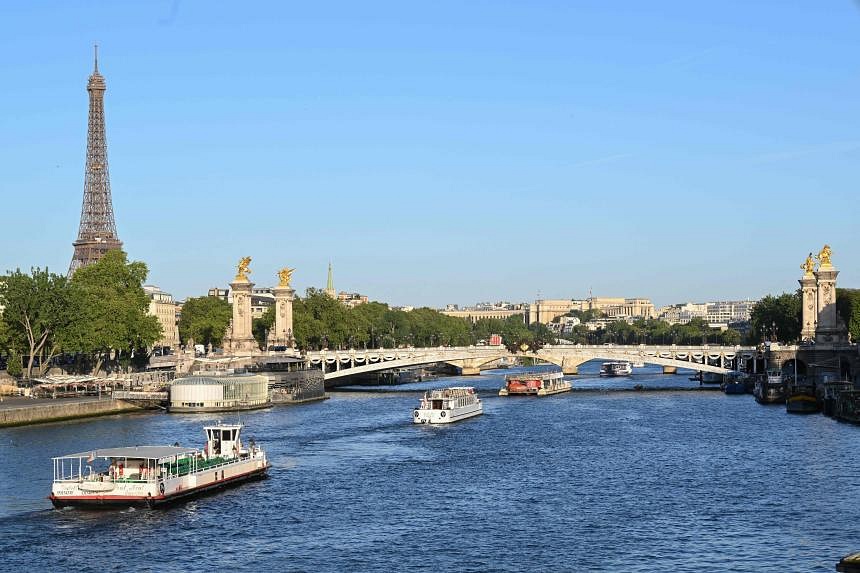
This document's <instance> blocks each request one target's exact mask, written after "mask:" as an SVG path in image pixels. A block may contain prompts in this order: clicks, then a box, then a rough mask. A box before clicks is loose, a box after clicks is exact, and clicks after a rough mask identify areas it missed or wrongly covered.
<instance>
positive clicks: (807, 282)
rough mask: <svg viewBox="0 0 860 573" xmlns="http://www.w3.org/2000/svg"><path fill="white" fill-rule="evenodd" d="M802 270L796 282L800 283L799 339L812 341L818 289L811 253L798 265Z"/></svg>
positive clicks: (816, 312)
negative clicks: (801, 274) (800, 315)
mask: <svg viewBox="0 0 860 573" xmlns="http://www.w3.org/2000/svg"><path fill="white" fill-rule="evenodd" d="M800 268H801V269H803V271H804V273H803V277H802V278H801V279H800V280H799V281H797V282H799V283H800V292H801V304H802V306H803V313H802V319H801V320H802V321H801V330H800V339H801V340H814V339H815V327H816V325H817V324H818V292H817V291H818V287H817V284H816V279H815V273H814V272H813V269H814V268H815V261H813V260H812V253H809V256H808V257H806V262H804V263H803V264H802V265H800Z"/></svg>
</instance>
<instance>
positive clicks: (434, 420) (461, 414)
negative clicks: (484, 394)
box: [412, 403, 484, 424]
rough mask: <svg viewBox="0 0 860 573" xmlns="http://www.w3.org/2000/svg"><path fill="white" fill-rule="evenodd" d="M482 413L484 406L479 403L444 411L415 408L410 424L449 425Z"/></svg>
mask: <svg viewBox="0 0 860 573" xmlns="http://www.w3.org/2000/svg"><path fill="white" fill-rule="evenodd" d="M483 413H484V406H483V404H481V403H477V404H470V405H468V406H462V407H459V408H450V409H446V410H431V409H428V408H417V409H416V410H415V411H414V412H413V413H412V422H413V423H415V424H450V423H451V422H459V421H460V420H465V419H466V418H473V417H475V416H480V415H481V414H483Z"/></svg>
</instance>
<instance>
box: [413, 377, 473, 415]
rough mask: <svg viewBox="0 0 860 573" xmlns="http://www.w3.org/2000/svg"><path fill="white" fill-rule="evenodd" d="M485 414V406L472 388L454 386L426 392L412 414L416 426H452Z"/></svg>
mask: <svg viewBox="0 0 860 573" xmlns="http://www.w3.org/2000/svg"><path fill="white" fill-rule="evenodd" d="M483 413H484V405H483V404H482V403H481V399H480V398H478V395H477V394H476V393H475V389H474V388H472V387H471V386H453V387H451V388H442V389H439V390H430V391H429V392H425V393H424V396H423V397H422V398H421V404H420V405H419V406H418V408H416V409H415V411H414V412H413V413H412V422H414V423H415V424H450V423H451V422H457V421H459V420H465V419H466V418H471V417H473V416H480V415H481V414H483Z"/></svg>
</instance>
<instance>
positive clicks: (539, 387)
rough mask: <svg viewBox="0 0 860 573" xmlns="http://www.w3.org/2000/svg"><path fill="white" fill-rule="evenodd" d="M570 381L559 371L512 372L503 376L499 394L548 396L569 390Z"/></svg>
mask: <svg viewBox="0 0 860 573" xmlns="http://www.w3.org/2000/svg"><path fill="white" fill-rule="evenodd" d="M570 389H571V385H570V382H567V381H566V380H564V374H562V373H561V372H540V373H531V374H513V375H511V376H507V377H505V385H504V387H503V388H502V389H501V390H499V396H549V395H551V394H559V393H561V392H570Z"/></svg>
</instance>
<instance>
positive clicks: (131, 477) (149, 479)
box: [48, 423, 269, 508]
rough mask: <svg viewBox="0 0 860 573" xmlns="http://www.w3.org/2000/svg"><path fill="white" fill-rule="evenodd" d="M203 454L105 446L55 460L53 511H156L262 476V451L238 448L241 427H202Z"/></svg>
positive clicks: (176, 449)
mask: <svg viewBox="0 0 860 573" xmlns="http://www.w3.org/2000/svg"><path fill="white" fill-rule="evenodd" d="M204 430H205V432H206V444H205V446H204V447H203V450H202V451H201V450H199V449H197V448H191V447H181V446H179V445H178V444H177V445H174V446H132V447H122V448H104V449H98V450H91V451H87V452H81V453H78V454H69V455H66V456H60V457H56V458H53V461H54V479H53V484H52V485H51V495H50V496H48V498H49V499H50V500H51V503H53V505H54V507H57V508H60V507H67V506H73V507H88V508H110V507H158V506H161V505H165V504H168V503H171V502H175V501H179V500H181V499H186V498H189V497H192V496H196V495H200V494H202V493H205V492H208V491H211V490H214V489H219V488H223V487H227V486H231V485H235V484H239V483H241V482H244V481H248V480H252V479H259V478H263V477H265V476H266V472H267V471H268V469H269V462H268V460H267V459H266V453H265V452H264V451H263V450H262V448H259V447H258V446H257V445H255V444H254V443H253V440H252V441H251V444H250V447H245V446H244V445H243V444H242V440H241V438H240V433H241V430H242V425H241V424H221V423H218V424H216V425H213V426H206V427H205V428H204Z"/></svg>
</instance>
